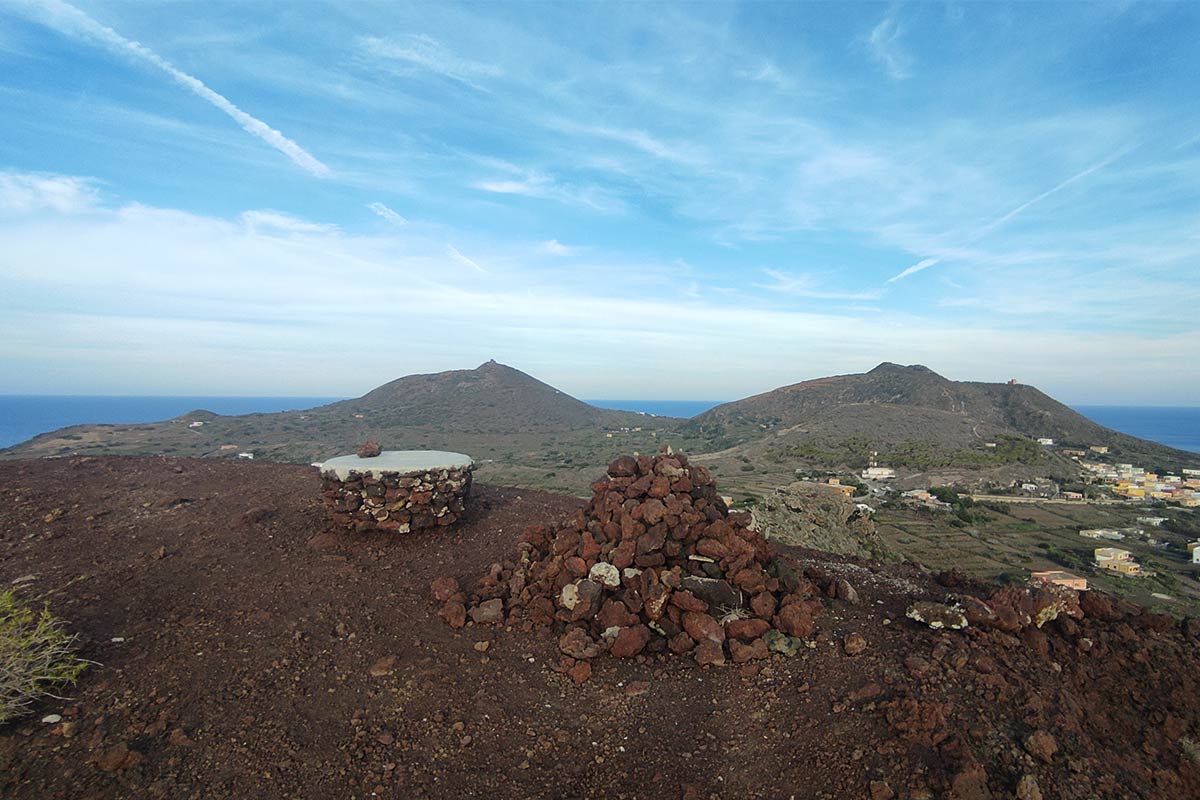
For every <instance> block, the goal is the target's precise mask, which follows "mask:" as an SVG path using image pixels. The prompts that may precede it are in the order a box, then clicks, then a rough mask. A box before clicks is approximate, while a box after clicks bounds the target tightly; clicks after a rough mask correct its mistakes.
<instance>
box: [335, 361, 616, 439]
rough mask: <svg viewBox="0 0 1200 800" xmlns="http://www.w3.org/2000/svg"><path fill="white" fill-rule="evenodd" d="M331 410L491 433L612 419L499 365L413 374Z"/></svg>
mask: <svg viewBox="0 0 1200 800" xmlns="http://www.w3.org/2000/svg"><path fill="white" fill-rule="evenodd" d="M331 408H335V409H349V410H351V411H364V412H365V411H369V412H372V413H373V418H374V419H375V420H376V421H377V422H378V424H380V425H403V426H422V425H436V426H447V427H452V428H455V429H457V430H465V431H486V432H488V433H512V432H519V431H570V430H576V429H579V428H588V427H594V426H597V425H600V424H601V423H602V421H603V420H604V419H605V418H606V412H604V411H602V410H601V409H598V408H596V407H594V406H590V405H588V404H587V403H585V402H583V401H582V400H576V399H575V398H574V397H571V396H570V395H569V394H567V393H565V392H562V391H560V390H558V389H555V388H554V387H553V386H551V385H549V384H547V383H543V382H542V381H539V380H537V379H536V378H533V377H530V376H529V375H526V374H525V373H524V372H521V371H520V370H516V369H513V368H512V367H509V366H505V365H504V364H498V363H496V362H495V361H488V362H487V363H485V364H481V365H479V366H478V367H476V368H475V369H459V370H451V371H449V372H438V373H433V374H429V375H408V376H405V377H403V378H398V379H396V380H394V381H391V382H390V383H385V384H384V385H382V386H380V387H378V388H376V389H373V390H371V391H370V392H367V393H366V394H365V395H363V396H362V397H360V398H358V399H356V400H344V401H342V402H340V403H334V404H333V405H332V406H331Z"/></svg>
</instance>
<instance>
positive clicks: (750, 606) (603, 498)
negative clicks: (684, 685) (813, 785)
mask: <svg viewBox="0 0 1200 800" xmlns="http://www.w3.org/2000/svg"><path fill="white" fill-rule="evenodd" d="M592 490H593V492H594V494H593V496H592V499H591V502H589V503H588V505H587V506H586V507H585V508H584V509H582V510H580V511H578V512H576V513H575V515H574V516H573V517H571V518H569V519H567V520H565V521H563V522H562V523H560V524H559V525H557V526H556V527H552V528H551V527H546V526H544V525H539V526H535V527H532V528H529V529H528V530H527V531H526V532H525V534H524V535H523V537H522V541H521V544H520V546H519V552H518V557H517V560H516V561H515V562H510V563H503V564H501V563H497V564H493V565H492V567H491V569H490V570H489V572H488V574H487V575H485V576H484V577H483V578H482V579H481V580H479V582H478V584H477V585H476V587H475V588H474V591H472V592H470V593H469V594H468V593H467V592H466V591H463V590H462V588H461V587H460V585H459V583H458V581H457V580H456V579H454V578H442V579H440V580H438V581H435V582H434V584H433V587H432V589H433V596H434V600H435V602H437V603H438V604H440V606H441V611H440V613H441V615H442V616H443V617H444V618H445V619H446V620H447V621H448V622H449V623H450V624H451V625H452V626H454V627H461V626H463V625H465V624H466V621H467V619H468V618H470V619H471V620H473V621H474V622H475V623H476V624H503V623H508V624H512V623H514V622H516V623H520V622H525V623H527V624H553V623H558V624H561V625H563V626H565V630H564V631H563V633H562V635H561V638H560V639H559V648H560V649H561V651H562V652H563V654H564V656H565V662H566V664H567V665H568V666H570V667H572V676H573V677H575V678H576V679H577V680H580V679H584V680H586V676H587V675H588V674H590V671H591V669H590V666H588V664H587V660H588V659H591V658H594V657H595V656H598V655H600V654H601V653H605V652H607V653H609V654H610V655H612V656H616V657H621V658H629V657H632V656H637V655H639V654H641V653H659V652H663V651H666V650H670V651H671V652H674V653H679V654H683V653H691V654H692V655H693V656H694V657H695V659H696V660H697V661H698V662H699V663H701V664H724V663H725V662H726V660H727V659H728V660H731V661H732V662H733V663H743V662H746V661H750V660H752V659H759V658H765V657H767V656H768V655H770V653H772V652H777V653H781V654H784V655H791V654H794V653H795V652H796V651H797V649H798V648H799V647H800V646H802V645H803V640H804V639H806V638H808V637H810V636H811V635H812V633H813V630H814V618H815V617H816V616H817V614H818V613H819V612H820V611H821V607H822V606H821V600H820V599H819V598H820V595H821V594H822V589H824V590H825V593H826V594H830V595H836V594H838V591H839V590H838V583H837V582H828V584H829V585H828V586H825V587H822V586H820V585H819V584H820V583H822V582H825V579H824V578H823V576H822V575H821V574H819V573H815V572H812V573H810V574H809V575H807V576H805V575H802V574H800V573H798V572H797V571H796V570H795V568H793V567H792V566H791V565H790V564H789V563H787V562H785V561H784V560H782V559H780V558H777V557H776V555H775V550H774V547H773V546H772V545H771V544H770V543H769V542H767V541H766V539H764V538H763V537H762V536H761V535H759V534H758V533H756V532H754V531H752V530H750V529H749V528H748V527H747V523H748V515H745V514H730V513H729V511H728V509H727V508H726V507H725V503H724V502H723V501H722V500H721V497H720V496H719V495H718V494H717V491H716V487H715V486H714V484H713V480H712V477H711V476H710V475H709V473H708V470H706V469H705V468H704V467H702V466H692V465H689V464H688V461H687V458H686V457H685V456H683V455H680V454H672V453H671V452H670V451H669V450H667V449H664V452H662V453H660V454H659V455H658V456H656V457H651V456H646V455H643V456H637V457H634V456H622V457H620V458H618V459H616V460H615V461H613V462H612V463H611V464H610V465H609V466H608V476H607V477H606V478H604V479H603V480H600V481H597V482H596V483H594V484H592ZM842 583H844V581H843V582H842ZM844 591H847V592H852V591H853V590H852V589H851V588H850V587H849V586H848V585H847V586H846V587H845V589H844ZM576 662H579V663H576Z"/></svg>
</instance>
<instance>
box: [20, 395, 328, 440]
mask: <svg viewBox="0 0 1200 800" xmlns="http://www.w3.org/2000/svg"><path fill="white" fill-rule="evenodd" d="M342 399H344V398H341V397H117V396H79V397H71V396H65V395H0V448H5V447H11V446H12V445H14V444H17V443H18V442H23V441H25V440H27V439H32V438H33V437H34V436H37V435H38V434H39V433H46V432H47V431H52V430H56V429H58V428H65V427H67V426H68V425H84V424H91V423H112V424H118V425H128V424H133V423H141V422H160V421H162V420H166V419H173V418H174V417H178V416H179V415H180V414H186V413H187V412H189V411H196V410H199V409H203V410H205V411H211V412H213V413H214V414H225V415H234V414H257V413H261V412H271V411H294V410H300V409H305V408H313V407H315V406H323V405H325V404H326V403H332V402H334V401H336V400H342Z"/></svg>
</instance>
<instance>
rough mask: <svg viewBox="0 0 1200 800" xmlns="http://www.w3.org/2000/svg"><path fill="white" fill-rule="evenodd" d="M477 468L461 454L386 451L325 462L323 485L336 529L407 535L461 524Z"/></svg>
mask: <svg viewBox="0 0 1200 800" xmlns="http://www.w3.org/2000/svg"><path fill="white" fill-rule="evenodd" d="M368 444H373V443H368ZM376 447H378V446H377V445H376ZM362 449H363V452H371V451H372V450H375V448H367V447H366V446H365V445H364V448H362ZM474 467H475V464H474V462H473V461H472V460H471V458H470V457H469V456H465V455H463V454H462V453H446V452H441V451H437V450H384V451H382V452H378V453H377V455H373V456H366V457H364V456H361V455H353V456H340V457H338V458H333V459H330V460H329V461H326V462H325V463H323V464H322V465H321V485H322V490H323V495H324V497H325V504H326V506H327V507H328V509H329V513H330V516H331V518H332V519H333V523H334V524H335V525H337V526H339V527H343V528H350V529H353V530H356V531H360V532H361V531H368V530H384V531H392V532H395V533H409V532H412V531H419V530H424V529H428V528H447V527H449V526H451V525H453V524H454V523H455V522H457V521H458V519H459V517H461V516H462V514H463V510H464V508H465V504H466V501H467V498H468V497H469V495H470V493H471V471H472V470H473V469H474Z"/></svg>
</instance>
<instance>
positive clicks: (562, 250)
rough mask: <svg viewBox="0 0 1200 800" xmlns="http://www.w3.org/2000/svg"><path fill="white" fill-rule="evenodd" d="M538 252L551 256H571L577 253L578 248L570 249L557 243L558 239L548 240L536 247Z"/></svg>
mask: <svg viewBox="0 0 1200 800" xmlns="http://www.w3.org/2000/svg"><path fill="white" fill-rule="evenodd" d="M538 250H539V251H540V252H543V253H545V254H547V255H551V256H573V255H575V254H576V253H577V252H579V248H577V247H570V246H568V245H565V244H563V243H562V242H560V241H558V239H550V240H548V241H545V242H542V243H541V244H540V245H538Z"/></svg>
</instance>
